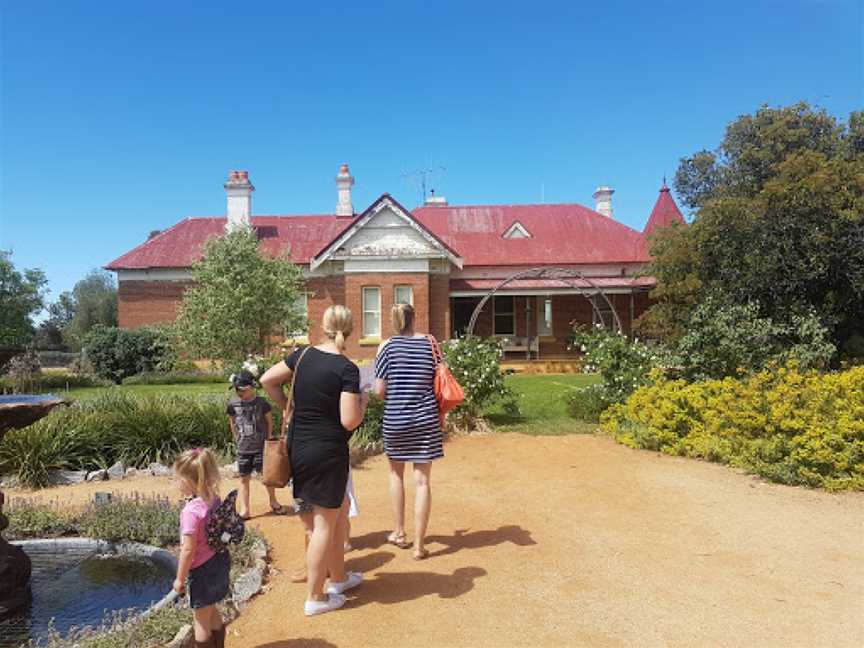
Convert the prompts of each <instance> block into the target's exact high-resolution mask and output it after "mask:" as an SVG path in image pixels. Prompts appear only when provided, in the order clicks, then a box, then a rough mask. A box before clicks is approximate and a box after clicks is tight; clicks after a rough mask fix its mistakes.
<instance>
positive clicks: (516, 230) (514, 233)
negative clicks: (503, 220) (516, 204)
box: [501, 221, 531, 239]
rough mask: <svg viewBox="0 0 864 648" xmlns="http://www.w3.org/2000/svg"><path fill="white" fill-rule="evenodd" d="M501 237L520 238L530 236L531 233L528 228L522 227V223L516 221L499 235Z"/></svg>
mask: <svg viewBox="0 0 864 648" xmlns="http://www.w3.org/2000/svg"><path fill="white" fill-rule="evenodd" d="M501 238H505V239H522V238H531V234H530V233H529V232H528V230H526V229H525V227H523V225H522V223H520V222H519V221H516V222H515V223H513V224H512V225H511V226H510V227H509V229H508V230H507V231H506V232H504V234H502V235H501Z"/></svg>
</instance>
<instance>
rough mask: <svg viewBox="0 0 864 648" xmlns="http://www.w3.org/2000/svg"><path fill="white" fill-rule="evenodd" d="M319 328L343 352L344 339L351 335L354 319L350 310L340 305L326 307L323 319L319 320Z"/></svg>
mask: <svg viewBox="0 0 864 648" xmlns="http://www.w3.org/2000/svg"><path fill="white" fill-rule="evenodd" d="M321 328H322V329H324V334H325V335H326V336H327V337H328V338H330V339H331V340H333V342H334V344H336V348H338V349H339V350H340V351H344V350H345V339H346V338H347V337H348V336H349V335H351V331H352V330H353V329H354V317H353V316H352V315H351V310H350V309H349V308H348V307H346V306H343V305H342V304H333V305H332V306H328V307H327V310H325V311H324V317H323V318H321Z"/></svg>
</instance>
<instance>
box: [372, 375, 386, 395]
mask: <svg viewBox="0 0 864 648" xmlns="http://www.w3.org/2000/svg"><path fill="white" fill-rule="evenodd" d="M372 391H373V392H375V395H376V396H377V397H378V398H380V399H381V400H384V399H385V398H387V381H386V380H382V379H381V378H376V379H375V386H374V387H373V388H372Z"/></svg>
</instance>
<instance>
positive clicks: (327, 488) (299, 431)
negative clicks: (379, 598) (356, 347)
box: [261, 306, 368, 616]
mask: <svg viewBox="0 0 864 648" xmlns="http://www.w3.org/2000/svg"><path fill="white" fill-rule="evenodd" d="M322 328H323V329H324V333H325V335H326V339H325V341H324V342H323V344H319V345H318V346H315V347H312V346H310V347H306V348H305V349H302V350H299V349H298V350H297V351H295V352H294V353H292V354H291V355H290V356H288V357H287V358H286V359H285V361H284V362H280V363H279V364H277V365H274V366H273V367H270V369H268V370H267V372H266V373H265V374H264V375H263V376H262V377H261V384H262V385H263V386H264V388H265V389H266V390H267V393H268V394H269V395H270V397H271V398H272V399H273V401H274V402H275V403H276V404H277V405H278V406H279V407H281V408H282V410H283V411H284V410H285V409H286V407H287V405H288V401H287V398H286V397H285V392H284V390H283V385H285V384H286V383H290V381H291V376H292V374H293V373H294V372H296V373H297V379H296V381H295V383H294V417H293V419H292V421H291V425H290V429H289V431H288V438H289V441H290V447H291V471H292V473H293V481H294V499H295V501H296V502H297V503H298V504H299V506H300V510H301V517H302V518H303V522H304V525H305V526H306V527H307V529H308V530H310V531H311V533H310V535H309V547H308V549H307V551H306V570H307V574H308V575H307V584H308V593H309V594H308V597H307V599H306V604H305V613H306V614H307V616H311V615H314V614H321V613H323V612H330V611H331V610H335V609H337V608H340V607H342V605H343V604H344V603H345V597H344V596H343V594H342V593H343V592H344V591H345V590H348V589H350V588H352V587H356V586H357V585H359V584H360V583H361V582H362V581H363V575H362V574H361V573H359V572H348V573H346V572H345V560H344V551H343V540H344V538H345V530H346V527H345V525H346V524H347V523H348V499H347V497H346V495H345V487H346V485H347V482H348V437H349V436H350V435H351V432H353V431H354V430H355V429H356V428H357V427H358V426H359V425H360V423H362V422H363V415H364V413H365V410H366V404H367V402H368V396H365V395H364V396H361V395H360V371H359V369H358V368H357V365H355V364H354V363H353V362H351V361H350V360H349V359H348V358H346V357H345V355H344V350H345V338H347V337H348V336H349V335H350V334H351V329H352V317H351V311H350V310H348V309H347V308H345V307H344V306H330V307H329V308H328V309H327V310H326V311H325V312H324V319H323V322H322ZM328 574H329V583H328V585H327V588H326V590H325V589H324V581H325V580H326V579H327V576H328Z"/></svg>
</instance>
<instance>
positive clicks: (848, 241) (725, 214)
mask: <svg viewBox="0 0 864 648" xmlns="http://www.w3.org/2000/svg"><path fill="white" fill-rule="evenodd" d="M862 130H864V123H862V113H853V115H852V116H851V117H850V120H849V124H848V126H846V125H844V124H841V123H839V122H837V120H835V119H834V118H833V117H831V116H829V115H827V114H826V113H825V112H824V111H818V112H817V111H813V110H811V109H810V108H809V107H808V106H806V104H796V105H794V106H790V107H786V108H777V109H773V108H768V107H762V108H760V109H759V110H758V111H757V112H756V114H755V115H745V116H743V117H740V118H739V119H738V120H736V121H735V122H733V123H732V124H730V126H729V127H728V128H727V131H726V137H725V138H724V140H723V142H722V143H721V145H720V147H719V148H718V150H717V152H715V153H710V152H706V151H701V152H699V153H697V154H696V155H694V156H692V157H689V158H685V159H683V160H682V161H681V166H680V167H679V169H678V173H677V174H676V188H677V190H678V191H679V193H680V194H681V195H682V197H683V198H684V200H685V202H686V203H687V204H688V205H690V206H692V207H695V208H696V214H695V217H694V219H693V223H692V224H691V225H690V226H688V227H680V228H669V230H668V231H666V232H661V233H660V234H659V235H657V236H656V237H655V238H654V240H653V241H652V243H653V244H652V256H653V257H654V261H653V262H652V264H651V270H650V272H651V274H653V275H654V276H655V277H657V279H658V285H657V288H656V289H655V291H654V292H653V293H652V297H653V298H654V299H655V304H654V305H653V306H652V307H651V308H649V310H648V311H647V312H646V313H645V314H644V315H643V316H642V318H640V320H639V322H638V326H639V328H640V331H642V332H643V334H649V335H653V336H655V337H661V338H663V339H666V340H667V341H677V340H678V339H680V338H681V336H682V335H683V334H684V331H685V329H686V328H687V326H689V325H690V320H691V316H692V314H693V312H694V310H695V309H696V307H697V306H698V304H699V303H700V302H701V300H702V299H703V298H704V295H706V294H709V293H710V294H712V295H714V296H715V298H717V299H719V300H720V301H721V302H724V303H726V304H729V305H732V304H750V303H753V304H758V306H759V312H758V317H761V318H768V319H770V320H771V321H772V322H774V323H775V324H776V325H778V326H781V327H786V328H789V327H794V323H793V322H792V318H793V316H795V314H800V313H802V312H816V313H817V314H818V316H819V317H820V319H821V320H822V322H823V324H825V325H826V326H827V327H828V330H829V332H830V339H831V341H832V342H833V343H834V344H835V345H836V346H837V347H838V348H843V347H844V345H846V344H847V343H848V342H849V341H850V340H851V339H852V338H854V337H856V336H858V335H861V334H862V333H864V147H862V146H861V142H862V141H864V138H862Z"/></svg>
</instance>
